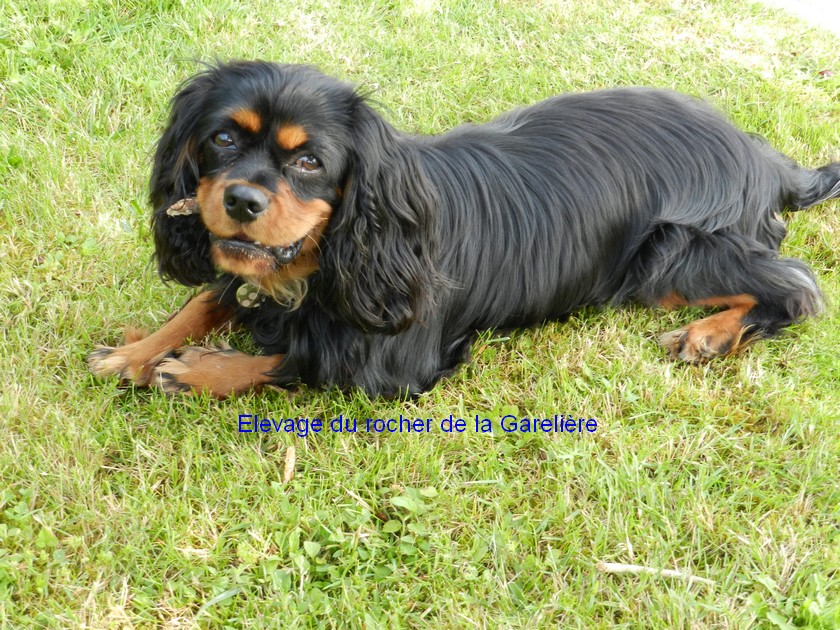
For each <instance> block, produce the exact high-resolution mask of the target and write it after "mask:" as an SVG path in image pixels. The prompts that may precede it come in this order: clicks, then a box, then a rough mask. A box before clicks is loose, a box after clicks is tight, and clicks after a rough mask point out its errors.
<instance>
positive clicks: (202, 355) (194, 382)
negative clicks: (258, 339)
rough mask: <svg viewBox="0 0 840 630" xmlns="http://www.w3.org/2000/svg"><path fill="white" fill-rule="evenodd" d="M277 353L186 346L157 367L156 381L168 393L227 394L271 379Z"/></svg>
mask: <svg viewBox="0 0 840 630" xmlns="http://www.w3.org/2000/svg"><path fill="white" fill-rule="evenodd" d="M278 362H279V357H276V356H273V357H272V356H269V357H265V356H258V357H255V356H251V355H249V354H245V353H244V352H239V351H238V350H232V349H231V348H229V347H223V348H201V347H197V346H186V347H183V348H178V349H177V350H175V351H173V352H171V353H169V355H167V356H166V357H165V358H164V359H163V360H162V361H161V362H160V363H159V364H158V365H157V366H156V367H155V369H154V372H155V383H157V385H158V386H159V387H160V388H161V389H162V390H163V391H165V392H166V393H167V394H188V395H192V394H193V393H198V392H207V393H209V394H210V395H212V396H215V397H216V398H226V397H227V396H231V395H234V394H240V393H242V392H245V391H247V390H249V389H253V388H259V387H260V386H262V385H264V384H266V383H268V382H270V380H271V379H270V377H269V376H268V373H269V372H270V371H271V369H272V368H274V367H275V366H276V365H277V363H278Z"/></svg>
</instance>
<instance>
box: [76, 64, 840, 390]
mask: <svg viewBox="0 0 840 630" xmlns="http://www.w3.org/2000/svg"><path fill="white" fill-rule="evenodd" d="M150 187H151V203H152V206H153V210H154V212H153V217H152V229H153V233H154V242H155V257H156V259H157V265H158V270H159V273H160V275H161V277H162V278H163V279H164V280H174V281H176V282H179V283H181V284H184V285H188V286H201V285H204V287H205V288H204V289H203V290H202V291H201V292H200V293H198V294H197V295H196V296H195V297H194V298H193V299H191V300H190V301H189V302H188V303H187V304H186V305H185V306H184V307H183V309H182V310H180V311H179V312H178V313H176V314H175V315H173V316H172V317H171V318H170V319H169V321H168V322H167V323H166V324H164V326H163V327H162V328H161V329H160V330H158V331H157V332H155V333H153V334H150V335H144V334H143V333H138V332H131V333H129V334H127V337H126V344H125V345H123V346H121V347H99V348H97V349H95V350H94V351H93V352H92V353H91V354H90V356H89V359H88V362H89V366H90V369H91V370H92V371H93V373H94V374H96V375H100V376H106V375H116V376H119V377H120V378H121V379H123V380H124V381H131V382H133V383H135V384H136V385H157V386H160V387H161V388H162V389H163V390H164V391H166V392H185V393H192V392H202V391H204V392H207V393H209V394H211V395H214V396H217V397H225V396H228V395H231V394H237V393H240V392H244V391H246V390H249V389H251V388H257V389H259V388H261V387H264V386H269V385H273V386H279V387H283V388H287V387H294V386H296V385H297V384H305V385H308V386H313V387H331V386H333V387H338V388H341V389H353V388H361V389H363V390H364V391H366V392H367V393H368V394H369V395H371V396H385V397H394V396H409V397H411V396H416V395H418V394H420V393H422V392H425V391H427V390H429V389H430V388H431V387H433V386H434V385H435V383H436V382H437V381H438V380H439V379H441V378H442V377H444V376H446V375H448V374H450V373H452V372H453V371H454V370H455V368H456V367H457V366H458V365H459V364H461V363H463V362H464V361H466V360H467V359H468V355H469V351H470V346H471V344H472V342H473V341H474V339H475V337H476V335H477V333H478V332H479V331H482V330H486V329H509V328H516V327H527V326H532V325H539V324H541V323H543V322H546V321H550V320H562V319H563V318H565V317H567V316H568V315H569V314H570V313H572V312H574V311H575V310H576V309H579V308H580V307H583V306H585V305H606V304H621V303H628V302H632V303H640V304H643V305H647V306H651V307H663V308H676V307H682V306H702V307H708V308H713V309H717V311H716V312H715V313H714V314H710V315H709V316H707V317H705V318H703V319H699V320H697V321H694V322H692V323H689V324H688V325H686V326H684V327H682V328H680V329H679V330H676V331H673V332H669V333H666V334H664V335H663V336H662V337H661V339H660V341H661V343H662V345H663V346H665V348H666V349H667V351H668V353H669V354H670V355H671V356H672V357H674V358H676V359H681V360H684V361H687V362H690V363H699V362H704V361H707V360H709V359H712V358H713V357H718V356H723V355H729V354H732V353H735V352H737V351H739V350H740V349H741V348H743V347H745V346H746V345H747V344H749V343H750V342H752V341H754V340H756V339H759V338H762V337H769V336H771V335H774V334H776V333H777V332H778V331H779V330H780V329H782V328H784V327H785V326H788V325H789V324H791V323H794V322H797V321H799V320H802V319H803V318H805V317H808V316H811V315H814V314H815V313H817V312H818V310H819V308H820V300H821V294H820V291H819V289H818V288H817V284H816V282H815V279H814V275H813V274H812V272H811V271H810V269H809V268H808V266H807V265H805V264H804V263H803V262H801V261H799V260H795V259H791V258H782V257H780V255H779V246H780V243H781V242H782V239H783V238H784V236H785V225H784V223H783V221H782V217H781V216H780V214H779V213H780V212H781V211H782V210H784V209H786V208H787V209H790V210H799V209H802V208H807V207H809V206H812V205H814V204H817V203H820V202H822V201H825V200H827V199H830V198H833V197H838V196H840V162H836V163H832V164H829V165H826V166H823V167H821V168H818V169H816V170H811V169H807V168H802V167H800V166H798V165H797V164H796V163H794V162H793V161H792V160H791V159H789V158H788V157H785V156H784V155H782V154H781V153H778V152H777V151H775V150H774V149H772V148H771V147H770V146H769V145H768V144H767V143H766V142H764V141H762V140H760V139H758V138H756V137H753V136H751V135H748V134H746V133H743V132H741V131H739V130H737V129H736V128H734V127H733V126H732V125H731V124H730V123H728V122H726V121H725V120H724V119H723V118H722V117H721V116H719V115H718V114H717V113H716V112H715V111H713V110H712V109H711V108H710V107H709V106H707V105H706V104H704V103H703V102H701V101H699V100H696V99H694V98H691V97H688V96H684V95H680V94H677V93H674V92H671V91H666V90H658V89H647V88H619V89H610V90H603V91H596V92H591V93H584V94H567V95H562V96H556V97H553V98H549V99H548V100H545V101H542V102H540V103H537V104H535V105H531V106H529V107H524V108H522V109H517V110H514V111H510V112H508V113H505V114H503V115H501V116H500V117H498V118H496V119H495V120H493V121H491V122H488V123H486V124H480V125H473V124H466V125H463V126H459V127H457V128H455V129H453V130H451V131H449V132H447V133H444V134H442V135H437V136H423V135H409V134H405V133H401V132H399V131H397V130H395V129H394V128H393V127H392V126H391V125H390V124H388V123H387V122H386V121H385V120H384V119H383V117H382V116H381V115H380V114H378V113H377V112H376V110H375V109H374V108H373V107H372V106H371V105H370V103H369V102H368V99H367V98H366V97H365V96H364V95H362V94H361V93H360V92H359V91H357V90H356V89H355V88H354V87H353V86H351V85H349V84H347V83H344V82H342V81H339V80H337V79H334V78H331V77H329V76H327V75H324V74H322V73H321V72H320V71H318V70H317V69H314V68H312V67H309V66H301V65H280V64H274V63H268V62H258V61H234V62H229V63H220V64H217V65H214V66H210V67H209V68H208V69H207V70H206V71H204V72H201V73H200V74H197V75H196V76H194V77H192V78H191V79H189V80H188V81H187V82H185V83H184V84H183V85H182V86H181V88H180V90H179V91H178V93H177V94H176V95H175V96H174V98H173V100H172V103H171V114H170V118H169V122H168V126H167V127H166V129H165V131H164V132H163V135H162V137H161V138H160V141H159V143H158V145H157V149H156V153H155V156H154V167H153V171H152V176H151V186H150ZM229 324H234V325H237V326H240V327H243V328H245V329H247V330H249V331H250V333H251V335H252V336H253V339H254V341H255V342H256V345H257V346H258V347H259V348H260V349H261V350H262V351H263V354H261V355H259V356H251V355H248V354H246V353H243V352H239V351H236V350H233V349H230V348H229V347H221V348H219V347H197V346H192V345H185V344H186V342H187V340H190V339H191V340H193V341H194V342H199V341H200V340H201V339H202V338H204V337H205V336H206V335H208V334H210V333H213V332H216V331H220V330H222V329H223V328H224V327H226V326H227V325H229Z"/></svg>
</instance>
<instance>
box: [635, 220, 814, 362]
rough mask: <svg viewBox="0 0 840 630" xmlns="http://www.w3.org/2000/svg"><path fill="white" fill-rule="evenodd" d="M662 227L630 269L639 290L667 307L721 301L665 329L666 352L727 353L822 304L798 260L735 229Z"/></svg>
mask: <svg viewBox="0 0 840 630" xmlns="http://www.w3.org/2000/svg"><path fill="white" fill-rule="evenodd" d="M663 228H665V229H662V230H661V231H660V233H659V238H657V239H656V240H655V242H654V243H653V244H652V245H651V246H649V247H648V248H647V251H646V253H645V260H644V261H642V262H641V263H640V266H639V267H637V271H636V272H635V273H636V274H637V276H636V277H637V278H640V279H641V280H639V282H638V284H637V286H639V287H640V288H639V291H638V294H637V295H638V297H639V298H640V299H641V300H642V301H644V302H646V303H648V304H652V305H658V306H662V307H665V308H674V307H677V306H704V307H713V308H721V309H724V310H722V311H721V312H719V313H715V314H714V315H710V316H709V317H706V318H704V319H700V320H698V321H695V322H692V323H690V324H688V325H686V326H683V327H682V328H680V329H679V330H675V331H673V332H669V333H666V334H665V335H663V336H662V337H661V338H660V343H661V344H662V345H663V346H665V347H666V348H667V349H668V351H669V352H670V354H671V356H672V357H674V358H679V359H682V360H684V361H688V362H692V363H699V362H703V361H706V360H708V359H711V358H713V357H716V356H720V355H727V354H732V353H734V352H736V351H738V350H740V349H741V348H743V347H745V346H746V345H748V344H749V343H750V342H752V341H754V340H756V339H760V338H763V337H769V336H772V335H775V334H776V333H777V332H778V331H779V330H780V329H782V328H784V327H785V326H788V325H790V324H792V323H794V322H797V321H799V320H801V319H804V318H805V317H808V316H811V315H814V314H816V313H817V312H818V311H819V310H820V305H821V300H820V292H819V289H818V288H817V285H816V282H815V280H814V276H813V274H812V273H811V270H810V269H809V268H808V267H807V266H806V265H805V264H804V263H803V262H801V261H799V260H795V259H792V258H780V257H779V256H778V253H777V252H776V251H775V250H773V249H771V248H768V247H765V246H762V245H760V244H759V243H757V242H756V241H754V240H752V239H750V238H747V237H744V236H742V235H740V234H736V233H711V234H710V233H700V232H696V231H694V230H691V229H690V228H684V227H681V226H663Z"/></svg>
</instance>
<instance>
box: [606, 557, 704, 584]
mask: <svg viewBox="0 0 840 630" xmlns="http://www.w3.org/2000/svg"><path fill="white" fill-rule="evenodd" d="M595 568H596V569H598V570H599V571H603V572H604V573H632V574H634V575H638V574H639V573H647V574H648V575H659V576H661V577H667V578H678V579H680V580H688V581H689V582H699V583H700V584H706V585H708V586H713V585H714V582H713V581H712V580H707V579H706V578H701V577H697V576H696V575H691V574H689V573H684V572H682V571H675V570H674V569H654V568H653V567H643V566H641V565H638V564H621V563H620V562H599V563H598V564H596V565H595Z"/></svg>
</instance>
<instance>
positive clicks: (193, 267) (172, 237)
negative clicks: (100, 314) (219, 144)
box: [149, 71, 216, 286]
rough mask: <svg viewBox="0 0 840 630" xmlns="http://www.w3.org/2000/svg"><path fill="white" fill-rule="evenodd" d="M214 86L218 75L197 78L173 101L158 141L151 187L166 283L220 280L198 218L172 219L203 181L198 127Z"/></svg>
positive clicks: (161, 271) (157, 245)
mask: <svg viewBox="0 0 840 630" xmlns="http://www.w3.org/2000/svg"><path fill="white" fill-rule="evenodd" d="M212 82H213V78H212V71H211V72H207V73H202V74H199V75H196V76H195V77H193V78H192V79H190V80H189V81H188V82H187V83H185V84H184V85H183V86H182V87H181V89H180V90H179V92H178V93H177V94H176V95H175V97H174V98H173V99H172V103H171V113H170V116H169V123H168V124H167V127H166V130H165V131H164V132H163V135H162V136H161V138H160V140H159V141H158V145H157V150H156V151H155V158H154V166H153V168H152V178H151V182H150V185H149V188H150V191H149V192H150V199H151V203H152V207H153V210H154V213H153V214H152V232H153V234H154V239H155V258H157V263H158V273H159V274H160V276H161V277H162V278H163V279H164V280H175V281H177V282H180V283H181V284H185V285H187V286H196V285H199V284H203V283H205V282H209V281H211V280H213V279H215V277H216V271H215V269H214V267H213V263H212V259H211V257H210V240H209V234H208V232H207V230H206V229H205V228H204V226H203V224H202V222H201V217H200V216H199V215H198V214H188V215H177V214H175V215H174V216H170V213H167V210H168V209H169V207H170V206H171V205H172V204H174V203H175V202H177V201H179V200H181V199H186V198H189V197H193V196H194V195H195V191H196V188H197V186H198V178H199V150H200V146H199V145H200V139H199V138H198V137H197V133H198V124H199V121H200V120H201V117H202V113H203V111H204V108H205V107H206V106H207V103H206V100H207V97H208V91H209V89H210V87H211V86H212ZM173 214H174V213H173Z"/></svg>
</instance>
